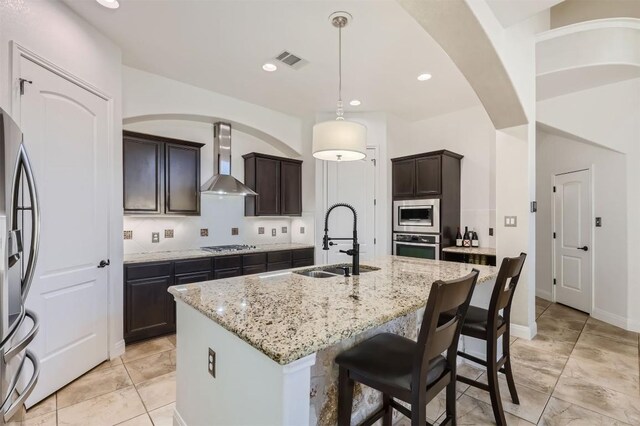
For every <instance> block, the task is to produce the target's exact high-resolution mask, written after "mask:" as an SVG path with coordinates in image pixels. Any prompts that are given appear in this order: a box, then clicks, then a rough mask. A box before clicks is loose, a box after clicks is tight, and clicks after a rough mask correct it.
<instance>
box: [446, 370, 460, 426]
mask: <svg viewBox="0 0 640 426" xmlns="http://www.w3.org/2000/svg"><path fill="white" fill-rule="evenodd" d="M446 392H447V395H446V413H447V418H448V419H449V420H450V422H449V424H451V425H454V426H455V425H456V424H457V423H458V420H457V418H456V380H455V379H454V380H452V381H451V383H449V384H448V385H447V391H446Z"/></svg>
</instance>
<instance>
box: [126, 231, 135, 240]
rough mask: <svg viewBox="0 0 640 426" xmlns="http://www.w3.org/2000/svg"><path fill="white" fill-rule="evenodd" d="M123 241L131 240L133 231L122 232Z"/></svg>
mask: <svg viewBox="0 0 640 426" xmlns="http://www.w3.org/2000/svg"><path fill="white" fill-rule="evenodd" d="M124 239H125V240H133V231H124Z"/></svg>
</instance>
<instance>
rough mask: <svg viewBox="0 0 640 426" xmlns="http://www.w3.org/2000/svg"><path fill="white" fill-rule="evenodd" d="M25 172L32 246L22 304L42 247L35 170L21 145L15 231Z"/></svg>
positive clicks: (14, 217)
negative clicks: (21, 178) (21, 180)
mask: <svg viewBox="0 0 640 426" xmlns="http://www.w3.org/2000/svg"><path fill="white" fill-rule="evenodd" d="M23 171H24V176H25V179H26V181H27V187H28V188H29V200H30V201H31V230H32V231H31V245H30V247H29V257H28V260H27V266H26V269H25V272H24V278H23V279H22V302H23V303H24V302H25V301H26V300H27V295H28V294H29V288H30V287H31V283H32V282H33V275H34V273H35V266H36V262H37V260H38V249H39V247H40V205H39V203H38V193H37V189H36V182H35V179H34V177H33V170H32V168H31V162H30V161H29V156H28V155H27V149H26V147H25V146H24V143H22V144H20V149H19V152H18V161H17V164H16V170H15V173H14V180H13V182H14V187H13V206H14V212H13V229H18V215H17V210H16V206H17V205H18V200H19V196H20V177H21V175H22V172H23Z"/></svg>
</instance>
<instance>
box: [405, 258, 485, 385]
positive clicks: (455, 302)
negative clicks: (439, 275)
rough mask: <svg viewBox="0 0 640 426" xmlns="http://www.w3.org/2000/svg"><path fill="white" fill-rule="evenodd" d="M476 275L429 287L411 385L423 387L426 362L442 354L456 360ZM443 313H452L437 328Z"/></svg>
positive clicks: (427, 367)
mask: <svg viewBox="0 0 640 426" xmlns="http://www.w3.org/2000/svg"><path fill="white" fill-rule="evenodd" d="M478 274H479V271H478V270H477V269H474V270H473V271H472V272H471V273H470V274H469V275H467V276H465V277H462V278H460V279H457V280H452V281H446V282H445V281H440V280H439V281H436V282H434V283H433V284H432V286H431V291H430V292H429V300H428V302H427V307H426V309H425V311H424V316H423V318H422V325H421V327H420V332H419V334H418V344H417V351H416V355H415V359H414V364H413V377H412V383H416V384H419V385H420V386H422V387H426V386H423V385H424V384H425V383H423V381H425V380H426V374H427V373H428V371H429V361H431V360H432V359H433V358H435V357H436V356H438V355H440V354H441V353H442V352H444V351H445V350H446V351H447V357H448V358H450V359H455V356H456V353H457V350H458V340H459V337H460V331H461V330H462V323H463V321H464V317H465V315H466V314H467V309H468V308H469V302H471V296H472V295H473V289H474V288H475V286H476V282H477V281H478ZM443 312H455V316H454V317H453V318H452V319H451V320H449V321H448V322H446V323H444V324H442V325H440V326H438V319H439V318H440V314H442V313H443Z"/></svg>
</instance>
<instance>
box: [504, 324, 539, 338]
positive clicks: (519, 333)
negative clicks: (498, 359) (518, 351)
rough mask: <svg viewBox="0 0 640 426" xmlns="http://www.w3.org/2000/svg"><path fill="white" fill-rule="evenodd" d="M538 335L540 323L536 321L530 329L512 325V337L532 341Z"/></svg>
mask: <svg viewBox="0 0 640 426" xmlns="http://www.w3.org/2000/svg"><path fill="white" fill-rule="evenodd" d="M536 334H538V323H536V322H535V321H534V322H533V324H531V326H529V327H527V326H525V325H520V324H514V323H511V336H513V337H517V338H519V339H527V340H531V339H533V338H534V337H535V336H536Z"/></svg>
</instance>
